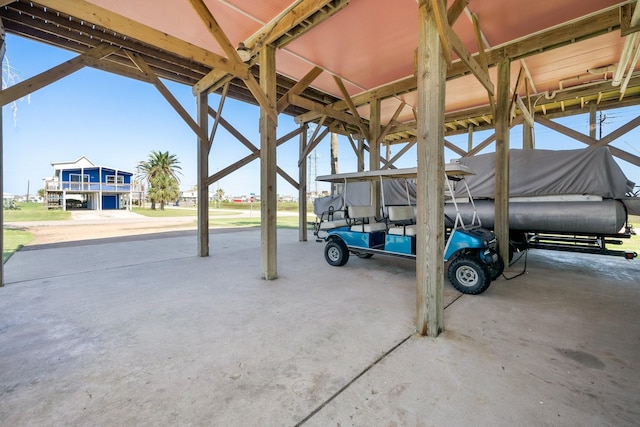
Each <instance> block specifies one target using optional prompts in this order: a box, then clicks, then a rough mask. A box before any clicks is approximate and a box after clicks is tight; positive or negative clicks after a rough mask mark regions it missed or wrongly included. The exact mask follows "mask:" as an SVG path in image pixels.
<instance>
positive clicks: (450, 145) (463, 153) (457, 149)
mask: <svg viewBox="0 0 640 427" xmlns="http://www.w3.org/2000/svg"><path fill="white" fill-rule="evenodd" d="M444 146H445V147H447V148H448V149H449V150H451V151H453V152H454V153H456V154H457V155H459V156H460V157H465V156H467V155H468V153H467V152H466V151H464V150H463V149H462V148H460V147H458V146H457V145H455V144H453V143H451V142H449V141H447V140H446V139H445V140H444Z"/></svg>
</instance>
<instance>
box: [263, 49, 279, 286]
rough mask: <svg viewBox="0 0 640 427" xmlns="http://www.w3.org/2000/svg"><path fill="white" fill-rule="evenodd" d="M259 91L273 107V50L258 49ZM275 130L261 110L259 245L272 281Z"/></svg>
mask: <svg viewBox="0 0 640 427" xmlns="http://www.w3.org/2000/svg"><path fill="white" fill-rule="evenodd" d="M260 89H261V90H262V91H263V92H264V94H265V96H266V98H267V100H268V103H269V104H271V105H275V103H276V49H275V48H274V47H273V46H271V45H265V46H263V47H262V48H261V49H260ZM276 128H277V122H276V121H275V120H274V119H273V117H272V116H271V112H270V111H269V108H268V106H266V105H264V104H261V106H260V198H261V199H260V212H261V226H260V241H261V246H260V247H261V249H260V252H261V265H262V278H263V279H265V280H273V279H276V278H277V277H278V273H277V247H278V244H277V228H276V227H277V223H276V220H277V203H278V199H277V193H276V173H277V164H276Z"/></svg>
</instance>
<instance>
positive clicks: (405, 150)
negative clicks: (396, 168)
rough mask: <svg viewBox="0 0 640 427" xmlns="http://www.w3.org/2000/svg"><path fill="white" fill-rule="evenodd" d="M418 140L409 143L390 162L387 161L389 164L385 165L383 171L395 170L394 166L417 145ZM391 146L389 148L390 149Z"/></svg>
mask: <svg viewBox="0 0 640 427" xmlns="http://www.w3.org/2000/svg"><path fill="white" fill-rule="evenodd" d="M416 142H418V141H417V139H416V140H414V141H408V142H407V144H406V145H405V146H404V147H402V149H400V151H398V152H397V153H396V154H395V155H394V156H393V157H392V158H390V159H389V160H387V163H386V164H385V165H384V167H383V169H392V168H393V164H394V163H395V162H396V161H397V160H398V159H399V158H400V157H402V156H404V154H405V153H406V152H407V151H409V150H410V149H411V148H412V147H413V146H414V145H416ZM388 147H389V146H387V148H388Z"/></svg>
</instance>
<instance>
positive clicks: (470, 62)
mask: <svg viewBox="0 0 640 427" xmlns="http://www.w3.org/2000/svg"><path fill="white" fill-rule="evenodd" d="M446 30H447V35H448V37H449V42H450V43H451V47H452V48H453V51H454V52H455V53H456V54H457V55H458V57H459V58H460V60H461V61H462V62H463V63H464V64H465V65H466V66H467V67H469V70H471V73H472V74H473V75H474V76H476V78H477V79H478V81H479V82H480V84H482V86H484V88H485V89H486V90H487V92H488V93H489V95H490V96H492V95H493V82H492V81H491V79H490V78H489V73H488V72H487V71H485V70H484V69H483V68H482V67H481V66H480V64H478V62H477V61H476V59H475V57H473V56H471V54H470V53H469V51H468V50H467V48H466V47H465V45H464V44H463V43H462V40H460V37H458V35H457V34H456V33H455V32H453V30H452V29H451V27H449V26H447V29H446Z"/></svg>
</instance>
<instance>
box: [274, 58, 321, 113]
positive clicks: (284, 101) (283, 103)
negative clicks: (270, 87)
mask: <svg viewBox="0 0 640 427" xmlns="http://www.w3.org/2000/svg"><path fill="white" fill-rule="evenodd" d="M320 74H322V68H320V67H313V68H312V69H311V70H310V71H309V72H308V73H307V74H305V76H304V77H303V78H301V79H300V80H299V81H298V82H297V83H296V84H295V85H293V87H292V88H291V89H289V90H288V91H287V93H285V94H284V95H283V96H282V97H280V99H279V100H278V102H277V104H276V108H277V109H278V112H279V113H281V112H282V111H284V109H285V108H287V106H288V105H289V95H300V94H301V93H302V92H303V91H304V90H305V89H306V88H307V87H309V85H310V84H311V83H312V82H313V81H314V80H315V79H316V78H317V77H318V76H319V75H320Z"/></svg>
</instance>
